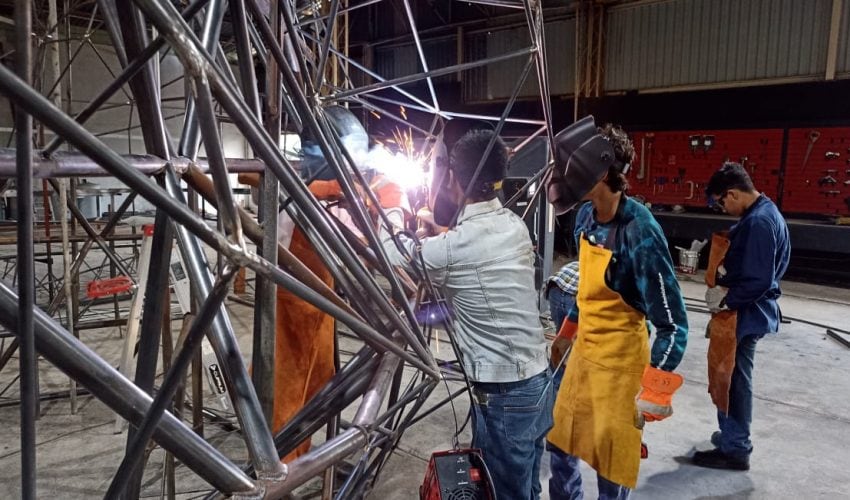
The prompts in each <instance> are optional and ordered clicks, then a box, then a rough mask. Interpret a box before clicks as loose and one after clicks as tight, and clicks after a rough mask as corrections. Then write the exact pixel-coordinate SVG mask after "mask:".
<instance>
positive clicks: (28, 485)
mask: <svg viewBox="0 0 850 500" xmlns="http://www.w3.org/2000/svg"><path fill="white" fill-rule="evenodd" d="M31 33H32V2H31V1H30V0H15V38H16V40H15V47H16V53H15V70H16V71H17V73H18V76H19V77H20V78H21V79H22V83H23V84H24V85H27V84H28V83H29V82H30V79H31V78H32V45H31V43H30V37H31ZM13 102H14V101H13ZM15 147H16V151H15V155H16V162H17V176H16V177H15V187H16V189H17V191H18V199H17V202H18V206H17V216H16V217H17V219H18V294H19V302H17V303H16V304H15V306H16V308H17V311H15V313H16V314H14V316H15V318H16V319H17V322H16V323H13V324H7V325H6V327H7V328H9V329H12V330H14V331H15V332H16V333H17V335H18V341H19V343H20V354H19V356H20V357H19V359H18V362H19V364H20V374H21V377H20V391H21V422H20V428H21V497H22V498H23V499H24V500H33V499H35V498H36V460H35V438H36V435H35V421H36V420H37V419H38V411H37V409H38V379H37V376H38V358H37V355H36V349H35V333H34V329H33V312H34V310H35V309H36V305H35V263H34V258H35V256H34V253H35V250H34V249H33V242H32V238H33V186H32V172H31V170H32V116H31V115H30V114H29V113H28V112H27V111H26V110H25V109H23V108H22V107H17V108H16V114H15ZM6 314H9V313H8V312H7V313H6Z"/></svg>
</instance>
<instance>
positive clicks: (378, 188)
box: [369, 175, 412, 218]
mask: <svg viewBox="0 0 850 500" xmlns="http://www.w3.org/2000/svg"><path fill="white" fill-rule="evenodd" d="M369 187H370V188H372V191H374V192H375V195H376V196H377V197H378V203H379V204H380V205H381V208H384V209H387V210H389V209H393V208H400V209H401V210H402V211H403V212H404V216H405V218H409V217H410V216H411V215H412V212H411V210H410V201H408V199H407V193H405V192H404V189H403V188H402V187H401V186H399V185H398V184H396V183H395V182H392V181H391V180H389V179H388V178H386V177H385V176H383V175H379V176H377V177H375V179H374V180H373V181H372V183H371V184H370V185H369Z"/></svg>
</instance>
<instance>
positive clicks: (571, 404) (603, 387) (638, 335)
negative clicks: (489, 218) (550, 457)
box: [549, 229, 649, 488]
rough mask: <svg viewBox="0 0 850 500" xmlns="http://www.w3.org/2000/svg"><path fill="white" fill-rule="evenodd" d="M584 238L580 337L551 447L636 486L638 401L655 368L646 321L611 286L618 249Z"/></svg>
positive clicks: (561, 392) (568, 369) (611, 478)
mask: <svg viewBox="0 0 850 500" xmlns="http://www.w3.org/2000/svg"><path fill="white" fill-rule="evenodd" d="M612 234H615V229H612ZM611 239H612V238H611V237H609V240H611ZM580 240H581V241H580V253H579V256H580V258H579V276H580V279H579V287H578V295H577V297H576V300H577V301H578V307H579V321H578V335H577V337H576V340H575V342H574V344H573V349H572V353H571V354H570V358H569V360H568V362H567V367H566V372H565V373H564V379H563V382H562V383H561V389H560V390H559V391H558V398H557V400H556V401H555V409H554V420H555V426H554V427H553V429H552V431H550V433H549V441H550V442H551V443H552V444H554V445H555V446H557V447H558V448H560V449H561V450H563V451H564V452H566V453H569V454H571V455H574V456H577V457H579V458H581V459H582V460H584V461H585V462H587V463H588V464H590V465H591V466H592V467H593V468H594V469H595V470H596V472H598V473H599V474H600V475H601V476H602V477H604V478H605V479H608V480H609V481H612V482H614V483H617V484H620V485H622V486H626V487H628V488H634V487H635V484H636V483H637V477H638V469H639V467H640V449H641V431H640V430H639V429H638V428H637V427H635V415H636V413H637V407H636V404H635V397H636V396H637V393H638V392H639V391H640V380H641V375H642V374H643V370H644V368H645V367H646V365H647V363H649V340H648V331H647V328H646V317H645V316H644V314H643V313H641V312H639V311H637V310H636V309H634V308H633V307H631V306H630V305H628V304H626V302H625V301H624V300H623V298H622V297H621V296H620V294H618V293H617V292H615V291H613V290H611V289H610V288H608V286H607V285H606V284H605V273H606V270H607V268H608V264H609V263H610V262H611V257H612V252H611V250H609V249H607V248H600V247H596V246H593V245H591V244H590V243H588V242H587V241H586V239H585V238H584V236H582V237H581V238H580ZM609 246H612V245H609Z"/></svg>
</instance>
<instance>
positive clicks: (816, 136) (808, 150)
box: [800, 130, 820, 170]
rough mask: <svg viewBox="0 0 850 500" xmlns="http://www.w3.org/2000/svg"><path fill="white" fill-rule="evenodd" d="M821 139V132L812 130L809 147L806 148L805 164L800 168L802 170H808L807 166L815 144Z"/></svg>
mask: <svg viewBox="0 0 850 500" xmlns="http://www.w3.org/2000/svg"><path fill="white" fill-rule="evenodd" d="M818 139H820V132H818V131H817V130H812V131H810V132H809V145H808V146H807V147H806V154H805V156H803V164H802V165H801V166H800V170H805V169H806V164H807V163H809V155H811V154H812V149H813V148H814V147H815V143H816V142H818Z"/></svg>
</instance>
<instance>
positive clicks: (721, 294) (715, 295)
mask: <svg viewBox="0 0 850 500" xmlns="http://www.w3.org/2000/svg"><path fill="white" fill-rule="evenodd" d="M728 292H729V289H728V288H726V287H723V286H715V287H713V288H709V289H707V290H706V291H705V304H706V305H707V306H708V310H709V311H711V312H712V313H716V312H720V311H724V310H728V309H729V308H728V307H726V294H727V293H728Z"/></svg>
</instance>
